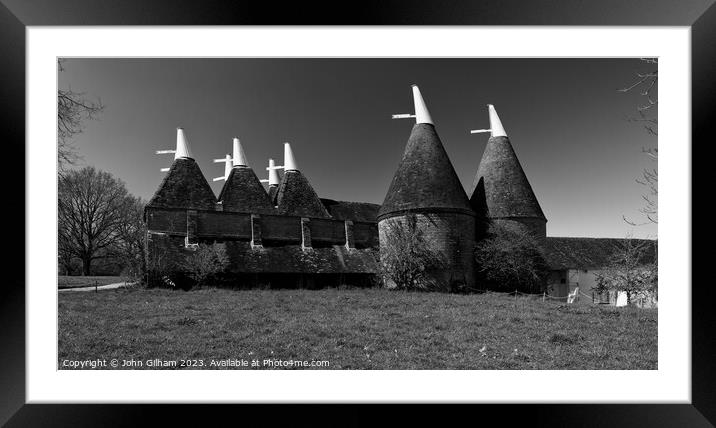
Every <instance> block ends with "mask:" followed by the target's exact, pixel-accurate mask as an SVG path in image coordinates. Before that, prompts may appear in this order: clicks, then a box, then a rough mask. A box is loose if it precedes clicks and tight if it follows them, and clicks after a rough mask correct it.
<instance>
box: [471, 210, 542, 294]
mask: <svg viewBox="0 0 716 428" xmlns="http://www.w3.org/2000/svg"><path fill="white" fill-rule="evenodd" d="M475 261H476V262H477V266H478V273H479V275H480V276H481V281H482V282H484V283H485V284H486V285H487V286H488V287H489V288H493V289H498V290H503V291H514V290H519V291H522V292H525V293H541V292H543V291H544V290H545V287H546V284H547V276H548V275H549V266H548V265H547V261H546V260H545V257H544V252H543V250H542V248H541V247H540V245H539V244H538V242H537V240H536V239H535V238H534V237H532V236H531V235H530V234H529V233H527V232H525V231H524V230H522V229H520V228H518V227H517V226H514V225H509V224H497V223H493V224H491V225H490V226H489V229H488V231H487V237H486V238H485V239H484V240H482V241H481V242H479V243H478V244H477V245H476V248H475Z"/></svg>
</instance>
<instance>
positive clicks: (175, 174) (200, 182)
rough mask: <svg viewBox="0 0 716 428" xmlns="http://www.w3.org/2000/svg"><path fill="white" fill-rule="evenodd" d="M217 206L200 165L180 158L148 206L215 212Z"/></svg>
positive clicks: (173, 164)
mask: <svg viewBox="0 0 716 428" xmlns="http://www.w3.org/2000/svg"><path fill="white" fill-rule="evenodd" d="M215 204H216V197H215V196H214V192H213V191H212V190H211V187H209V183H208V182H207V181H206V178H204V174H202V173H201V169H200V168H199V165H197V163H196V161H195V160H194V159H192V158H188V157H180V158H177V159H175V160H174V162H173V163H172V166H171V167H170V168H169V172H167V174H166V175H165V176H164V180H162V183H161V184H160V185H159V189H157V191H156V193H154V196H152V199H150V201H149V204H148V206H150V207H161V208H183V209H203V210H213V209H214V208H215Z"/></svg>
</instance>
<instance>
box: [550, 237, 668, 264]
mask: <svg viewBox="0 0 716 428" xmlns="http://www.w3.org/2000/svg"><path fill="white" fill-rule="evenodd" d="M634 241H636V242H637V243H647V244H652V243H653V244H654V245H646V246H645V248H644V253H643V255H642V260H641V262H642V263H644V264H648V263H651V262H653V260H654V256H655V254H656V245H658V244H657V241H652V240H645V239H635V240H634ZM623 245H624V239H617V238H559V237H547V244H546V246H545V256H546V258H547V263H548V264H549V266H550V268H551V269H585V270H586V269H598V268H603V267H606V266H608V265H609V264H610V262H611V259H612V256H614V255H615V254H617V253H618V252H619V251H620V250H621V251H623V248H624V247H623Z"/></svg>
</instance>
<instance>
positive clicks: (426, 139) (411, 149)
mask: <svg viewBox="0 0 716 428" xmlns="http://www.w3.org/2000/svg"><path fill="white" fill-rule="evenodd" d="M421 209H440V210H447V211H458V212H464V213H467V214H474V213H473V211H472V209H471V208H470V202H469V200H468V198H467V195H466V194H465V190H464V189H463V187H462V184H461V183H460V180H459V179H458V177H457V174H456V173H455V169H454V168H453V166H452V163H451V162H450V159H449V158H448V155H447V153H446V152H445V148H444V147H443V144H442V142H441V141H440V137H439V136H438V134H437V132H436V131H435V126H434V125H432V124H429V123H416V124H415V125H414V126H413V130H412V132H411V133H410V138H409V139H408V144H407V145H406V146H405V152H404V153H403V159H401V161H400V164H399V165H398V170H397V171H396V172H395V175H394V176H393V181H392V182H391V183H390V187H389V189H388V194H387V195H386V196H385V200H384V201H383V205H382V206H381V207H380V210H379V211H378V219H380V218H381V217H384V216H387V215H389V214H391V213H398V212H401V211H407V210H421Z"/></svg>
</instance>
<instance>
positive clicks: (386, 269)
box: [378, 213, 449, 290]
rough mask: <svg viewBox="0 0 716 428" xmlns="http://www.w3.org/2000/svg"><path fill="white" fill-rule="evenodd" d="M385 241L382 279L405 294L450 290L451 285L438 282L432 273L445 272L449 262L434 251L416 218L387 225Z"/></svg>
mask: <svg viewBox="0 0 716 428" xmlns="http://www.w3.org/2000/svg"><path fill="white" fill-rule="evenodd" d="M385 228H386V229H385V232H384V233H385V239H383V240H382V243H383V244H382V245H381V249H380V262H379V264H378V268H379V271H380V274H381V276H383V277H384V278H386V279H389V280H391V281H393V282H394V283H395V286H396V288H398V289H403V290H447V289H448V288H449V284H441V283H439V282H435V281H433V280H432V278H431V275H430V274H431V273H432V272H436V271H440V270H441V269H444V268H445V266H446V265H447V260H446V259H445V257H444V255H443V254H442V253H440V252H439V251H436V250H433V249H432V248H431V247H430V244H429V242H428V241H427V239H426V238H425V236H424V235H423V233H422V230H421V229H420V228H419V227H417V217H416V215H415V214H412V213H410V214H408V215H407V216H406V218H405V219H400V220H398V219H394V220H389V221H387V222H386V223H385Z"/></svg>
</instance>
